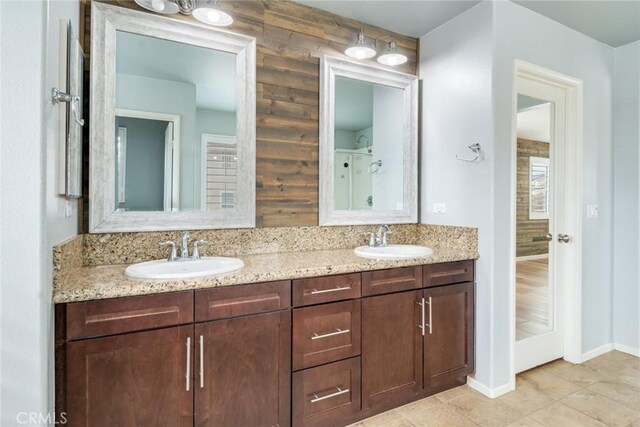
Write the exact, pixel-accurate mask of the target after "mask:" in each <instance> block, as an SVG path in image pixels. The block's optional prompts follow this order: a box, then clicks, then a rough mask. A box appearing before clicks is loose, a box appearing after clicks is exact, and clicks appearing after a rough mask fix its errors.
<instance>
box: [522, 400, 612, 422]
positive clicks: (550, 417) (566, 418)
mask: <svg viewBox="0 0 640 427" xmlns="http://www.w3.org/2000/svg"><path fill="white" fill-rule="evenodd" d="M529 418H531V419H533V420H535V421H537V422H539V423H540V424H542V425H543V426H547V427H592V426H598V427H599V426H606V424H603V423H601V422H600V421H597V420H595V419H593V418H591V417H590V416H588V415H585V414H583V413H582V412H580V411H577V410H575V409H573V408H570V407H568V406H566V405H563V404H562V403H560V402H556V403H553V404H551V405H549V406H546V407H544V408H542V409H540V410H538V411H536V412H534V413H533V414H531V415H529Z"/></svg>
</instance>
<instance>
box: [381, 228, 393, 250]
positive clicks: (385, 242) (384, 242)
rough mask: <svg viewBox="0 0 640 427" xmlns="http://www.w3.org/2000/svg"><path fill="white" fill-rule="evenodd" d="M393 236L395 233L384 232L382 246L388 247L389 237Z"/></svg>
mask: <svg viewBox="0 0 640 427" xmlns="http://www.w3.org/2000/svg"><path fill="white" fill-rule="evenodd" d="M389 234H393V231H391V230H387V231H383V232H382V246H387V236H388V235H389Z"/></svg>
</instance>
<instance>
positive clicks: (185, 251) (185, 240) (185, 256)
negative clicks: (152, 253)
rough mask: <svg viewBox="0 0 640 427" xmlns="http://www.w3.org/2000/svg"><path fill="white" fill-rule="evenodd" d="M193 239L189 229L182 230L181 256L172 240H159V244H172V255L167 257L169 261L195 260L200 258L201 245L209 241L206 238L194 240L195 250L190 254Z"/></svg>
mask: <svg viewBox="0 0 640 427" xmlns="http://www.w3.org/2000/svg"><path fill="white" fill-rule="evenodd" d="M190 241H191V235H190V234H189V232H188V231H183V232H182V246H181V247H180V256H178V255H177V250H176V244H175V242H172V241H170V240H166V241H163V242H159V243H158V245H159V246H171V255H169V258H167V261H169V262H173V261H194V260H197V259H200V250H199V245H206V244H208V243H209V242H208V241H206V240H196V241H195V242H193V252H192V255H191V256H189V242H190Z"/></svg>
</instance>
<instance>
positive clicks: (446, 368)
mask: <svg viewBox="0 0 640 427" xmlns="http://www.w3.org/2000/svg"><path fill="white" fill-rule="evenodd" d="M424 296H425V301H426V302H427V303H428V305H427V306H425V310H430V316H429V319H430V322H429V320H427V322H428V323H429V326H428V327H427V328H425V335H424V388H425V389H426V390H427V391H428V392H429V394H432V393H437V392H439V391H443V390H446V389H448V388H451V387H455V386H456V385H462V384H464V383H465V382H466V376H467V375H468V374H470V373H472V372H473V369H474V295H473V283H472V282H466V283H460V284H457V285H448V286H440V287H437V288H431V289H425V291H424Z"/></svg>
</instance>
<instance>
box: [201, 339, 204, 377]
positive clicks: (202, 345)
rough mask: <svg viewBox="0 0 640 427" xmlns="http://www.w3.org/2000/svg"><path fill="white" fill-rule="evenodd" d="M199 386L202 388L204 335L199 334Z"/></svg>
mask: <svg viewBox="0 0 640 427" xmlns="http://www.w3.org/2000/svg"><path fill="white" fill-rule="evenodd" d="M200 388H204V336H202V335H200Z"/></svg>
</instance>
